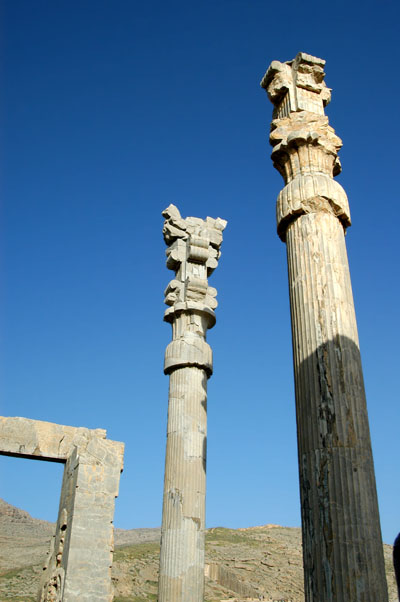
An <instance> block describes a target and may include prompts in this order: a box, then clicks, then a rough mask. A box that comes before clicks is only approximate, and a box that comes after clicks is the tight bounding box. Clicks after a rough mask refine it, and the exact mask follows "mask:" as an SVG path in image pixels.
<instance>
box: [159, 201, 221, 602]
mask: <svg viewBox="0 0 400 602" xmlns="http://www.w3.org/2000/svg"><path fill="white" fill-rule="evenodd" d="M163 216H164V217H165V223H164V228H163V234H164V240H165V242H166V244H167V245H168V249H167V251H166V254H167V267H168V268H169V269H171V270H174V271H175V278H174V279H173V280H172V281H171V282H170V283H169V285H168V287H167V288H166V290H165V303H166V305H168V306H169V307H168V309H167V310H166V312H165V315H164V320H165V321H167V322H170V323H171V324H172V341H171V343H170V344H169V345H168V347H167V349H166V352H165V364H164V372H165V373H166V374H169V375H170V383H169V403H168V426H167V450H166V459H165V481H164V501H163V520H162V527H161V552H160V577H159V598H158V599H159V602H202V601H203V597H204V529H205V494H206V441H207V378H208V377H209V376H210V375H211V374H212V352H211V348H210V346H209V345H208V343H206V340H205V338H206V332H207V329H208V328H211V327H212V326H214V324H215V314H214V309H215V308H216V306H217V301H216V294H217V291H216V290H215V289H214V288H212V287H209V286H208V276H209V275H210V274H211V273H212V272H213V270H214V269H215V268H216V267H217V264H218V259H219V257H220V246H221V243H222V231H223V230H224V228H225V226H226V222H225V221H224V220H221V219H220V218H218V219H212V218H210V217H207V218H206V219H205V220H202V219H199V218H195V217H188V218H186V219H182V217H181V216H180V213H179V211H178V209H177V208H176V207H175V206H174V205H170V206H169V207H168V208H167V209H166V210H165V211H164V212H163Z"/></svg>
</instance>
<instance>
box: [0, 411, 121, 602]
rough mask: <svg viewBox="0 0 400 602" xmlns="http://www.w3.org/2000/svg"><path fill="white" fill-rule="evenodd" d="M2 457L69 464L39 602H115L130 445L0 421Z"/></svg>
mask: <svg viewBox="0 0 400 602" xmlns="http://www.w3.org/2000/svg"><path fill="white" fill-rule="evenodd" d="M0 454H1V455H5V456H16V457H21V458H30V459H33V460H47V461H49V462H62V463H64V464H65V467H64V476H63V482H62V489H61V496H60V505H59V513H58V519H57V526H56V533H55V535H54V538H53V541H52V545H51V550H50V552H49V555H48V558H47V562H46V566H45V567H44V571H43V576H42V581H41V587H40V592H39V596H38V601H39V602H61V601H62V602H76V600H83V601H84V600H87V602H111V600H112V599H113V590H112V583H111V564H112V555H113V550H114V529H113V518H114V505H115V498H116V496H117V495H118V487H119V478H120V474H121V471H122V467H123V454H124V445H123V443H119V442H117V441H109V440H107V439H106V431H105V430H103V429H95V430H92V429H87V428H82V427H78V428H76V427H72V426H63V425H60V424H52V423H50V422H42V421H39V420H29V419H27V418H3V417H0Z"/></svg>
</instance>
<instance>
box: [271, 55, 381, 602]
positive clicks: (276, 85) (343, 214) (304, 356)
mask: <svg viewBox="0 0 400 602" xmlns="http://www.w3.org/2000/svg"><path fill="white" fill-rule="evenodd" d="M324 64H325V61H323V60H321V59H318V58H315V57H312V56H310V55H306V54H304V53H299V54H298V55H297V57H296V58H295V59H294V60H293V61H288V62H287V63H279V62H278V61H273V63H272V64H271V66H270V67H269V69H268V71H267V73H266V74H265V76H264V78H263V80H262V82H261V85H262V86H263V87H264V88H265V89H266V90H267V92H268V95H269V98H270V100H271V101H272V102H273V104H274V107H275V108H274V113H273V121H272V124H271V135H270V142H271V145H272V146H273V151H272V159H273V161H274V166H275V167H276V168H277V169H278V170H279V172H280V173H281V175H282V176H283V178H284V180H285V184H286V186H285V188H284V189H283V190H282V191H281V193H280V194H279V196H278V202H277V222H278V234H279V236H280V237H281V239H282V240H284V241H286V243H287V257H288V267H289V291H290V304H291V317H292V336H293V356H294V372H295V388H296V412H297V431H298V451H299V472H300V493H301V506H302V508H301V509H302V532H303V551H304V556H303V558H304V573H305V596H306V602H343V601H344V600H346V601H351V602H377V600H379V601H382V602H384V601H385V600H387V587H386V580H385V571H384V561H383V554H382V543H381V533H380V524H379V512H378V503H377V496H376V486H375V476H374V467H373V459H372V451H371V442H370V434H369V425H368V415H367V407H366V401H365V393H364V384H363V375H362V367H361V359H360V352H359V343H358V334H357V324H356V317H355V312H354V303H353V296H352V290H351V282H350V272H349V266H348V260H347V253H346V245H345V240H344V230H345V228H346V227H347V226H349V225H350V212H349V207H348V201H347V197H346V193H345V192H344V190H343V189H342V187H341V186H340V185H339V184H338V183H337V182H335V181H334V180H333V176H335V175H336V174H338V173H339V171H340V163H339V159H338V156H337V152H338V150H339V148H340V147H341V140H340V139H339V138H338V137H337V136H336V134H335V132H334V130H333V129H332V128H331V127H330V126H329V123H328V119H327V117H325V115H324V106H325V105H326V104H327V102H329V100H330V90H329V89H328V88H327V87H326V85H325V83H324V81H323V78H324V72H323V66H324Z"/></svg>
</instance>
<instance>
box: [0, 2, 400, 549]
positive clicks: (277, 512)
mask: <svg viewBox="0 0 400 602" xmlns="http://www.w3.org/2000/svg"><path fill="white" fill-rule="evenodd" d="M1 6H2V15H1V16H2V22H3V31H2V43H1V45H2V56H3V59H2V64H1V68H2V75H1V81H2V96H3V98H2V107H1V109H2V134H1V136H2V139H1V147H2V150H3V152H2V159H3V161H2V163H3V168H2V185H1V188H2V195H1V196H2V201H3V202H2V208H1V223H2V226H1V256H2V258H3V259H2V266H1V269H2V283H1V284H2V288H1V290H2V292H1V297H2V303H3V309H2V324H1V326H2V332H3V336H2V344H1V365H2V370H1V381H2V388H1V406H0V413H1V414H3V415H6V416H25V417H30V418H34V419H38V420H48V421H52V422H57V423H63V424H71V425H75V426H88V427H91V428H95V427H102V428H106V429H107V431H108V436H109V438H111V439H115V440H120V441H124V442H125V443H126V454H125V471H124V473H123V475H122V478H121V487H120V497H119V498H118V500H117V504H116V517H115V523H116V525H117V526H118V527H124V528H132V527H145V526H156V525H159V524H160V522H161V502H162V487H163V470H164V452H165V433H166V419H167V396H168V378H167V377H166V376H164V375H163V373H162V365H163V356H164V350H165V347H166V345H167V344H168V342H169V340H170V338H171V332H170V326H169V325H168V324H165V323H163V321H162V317H163V312H164V305H163V290H164V288H165V286H166V284H167V283H168V281H169V279H170V278H171V274H172V273H171V272H169V271H168V270H167V269H166V267H165V255H164V252H165V245H164V242H163V239H162V235H161V229H162V217H161V211H162V210H163V209H164V208H165V207H166V206H167V205H168V204H169V203H170V202H173V203H175V204H176V205H177V206H178V207H179V209H180V210H181V213H182V215H183V216H185V217H186V216H187V215H194V216H199V217H205V216H207V215H210V216H212V217H217V216H220V217H222V218H224V219H227V220H228V226H227V229H226V230H225V239H224V243H223V248H222V250H223V255H222V258H221V261H220V264H219V267H218V269H217V270H216V271H215V273H214V274H213V276H212V278H211V280H210V284H211V285H212V286H215V287H216V288H217V289H218V300H219V307H218V309H217V324H216V326H215V328H214V329H213V330H212V331H210V333H209V337H208V340H209V342H210V344H211V346H212V347H213V350H214V369H215V371H214V376H213V377H212V378H211V380H210V382H209V422H208V427H209V428H208V489H207V524H208V526H217V525H225V526H232V527H239V526H250V525H257V524H264V523H278V524H282V525H299V524H300V513H299V496H298V476H297V445H296V432H295V410H294V407H295V406H294V392H293V374H292V357H291V335H290V315H289V303H288V287H287V268H286V254H285V246H284V244H282V242H280V240H279V239H278V237H277V235H276V231H275V228H276V225H275V201H276V196H277V194H278V192H279V190H280V189H281V187H282V185H283V182H282V180H281V177H280V176H279V174H278V173H277V172H276V171H275V170H274V169H273V167H272V162H271V160H270V158H269V155H270V147H269V144H268V131H269V123H270V119H271V111H272V105H271V104H270V103H269V101H268V98H267V96H266V94H265V92H264V91H263V90H261V88H260V87H259V81H260V79H261V77H262V76H263V74H264V72H265V70H266V68H267V67H268V65H269V63H270V62H271V61H272V60H274V59H277V60H281V61H285V60H289V59H292V58H293V57H294V56H295V55H296V54H297V52H299V51H300V50H301V51H305V52H308V53H310V54H314V55H316V56H320V57H323V58H325V59H326V60H327V65H326V72H327V76H326V82H327V85H328V86H330V87H331V88H333V97H332V103H331V105H330V106H329V107H328V115H329V118H330V120H331V125H332V126H333V127H334V128H335V129H336V131H337V133H338V135H339V136H341V137H342V139H343V142H344V147H343V149H342V151H341V153H340V157H341V160H342V165H343V174H342V175H341V176H339V181H340V182H341V184H342V185H343V186H344V188H345V189H346V191H347V193H348V196H349V200H350V207H351V212H352V217H353V226H352V227H351V228H350V229H349V231H348V235H347V244H348V252H349V259H350V268H351V274H352V281H353V288H354V297H355V303H356V312H357V318H358V324H359V334H360V342H361V353H362V358H363V365H364V376H365V382H366V389H367V399H368V406H369V416H370V425H371V432H372V441H373V450H374V457H375V465H376V475H377V483H378V494H379V500H380V509H381V520H382V527H383V535H384V540H385V541H387V542H392V541H393V539H394V537H395V535H396V534H397V533H398V531H399V530H400V516H399V498H400V474H399V473H400V468H399V466H400V465H399V452H398V446H399V425H400V403H399V386H398V374H399V371H400V370H399V359H400V358H399V344H398V341H399V321H398V299H399V292H400V291H399V270H398V225H397V224H398V216H397V212H398V204H399V192H398V184H397V177H398V171H399V169H398V147H397V145H398V138H399V120H398V117H397V113H398V107H397V105H398V99H399V96H400V89H399V87H400V85H399V78H398V71H399V43H398V41H399V31H398V27H399V20H400V5H399V3H398V2H397V1H396V2H395V1H393V2H390V1H383V2H371V1H368V0H367V1H366V2H363V3H362V4H360V3H358V2H348V1H347V2H343V1H339V2H335V3H326V2H315V1H311V2H308V3H306V4H304V3H299V2H295V1H293V0H289V1H288V2H285V3H284V4H281V5H278V4H277V3H275V2H267V1H260V0H247V1H245V0H229V1H228V0H225V1H217V0H215V1H213V2H211V1H208V0H205V1H204V2H191V1H188V0H186V1H185V2H184V1H171V2H161V1H149V2H146V3H144V2H135V1H134V0H132V1H127V0H126V1H118V0H117V1H115V2H111V1H105V0H96V1H94V0H86V1H82V2H78V1H76V0H72V1H71V0H68V1H65V0H58V1H57V2H54V1H53V0H48V1H44V0H36V1H35V2H32V1H31V0H6V1H3V2H2V4H1ZM61 469H62V467H61V465H53V464H49V463H42V462H32V461H22V460H16V459H12V458H11V459H8V458H0V470H1V472H0V478H1V483H0V491H1V493H0V495H1V496H2V497H4V498H5V499H6V500H7V501H9V502H10V503H12V504H15V505H17V506H20V507H23V508H25V509H27V510H28V511H29V512H31V513H32V514H33V515H34V516H36V517H40V518H47V519H50V520H54V519H55V517H56V514H57V504H58V496H59V488H60V482H61Z"/></svg>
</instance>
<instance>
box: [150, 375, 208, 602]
mask: <svg viewBox="0 0 400 602" xmlns="http://www.w3.org/2000/svg"><path fill="white" fill-rule="evenodd" d="M206 445H207V375H206V372H205V371H204V370H203V369H201V368H198V367H196V366H192V367H185V368H179V369H177V370H174V371H173V372H172V373H171V375H170V382H169V403H168V427H167V450H166V460H165V481H164V501H163V526H162V544H163V545H162V549H161V556H160V595H159V600H160V602H164V600H165V601H168V602H171V601H173V600H190V601H192V600H193V601H195V600H196V601H199V602H202V601H203V598H204V529H205V495H206Z"/></svg>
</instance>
